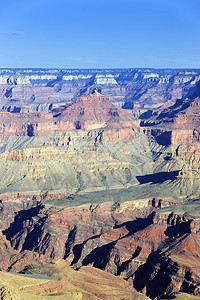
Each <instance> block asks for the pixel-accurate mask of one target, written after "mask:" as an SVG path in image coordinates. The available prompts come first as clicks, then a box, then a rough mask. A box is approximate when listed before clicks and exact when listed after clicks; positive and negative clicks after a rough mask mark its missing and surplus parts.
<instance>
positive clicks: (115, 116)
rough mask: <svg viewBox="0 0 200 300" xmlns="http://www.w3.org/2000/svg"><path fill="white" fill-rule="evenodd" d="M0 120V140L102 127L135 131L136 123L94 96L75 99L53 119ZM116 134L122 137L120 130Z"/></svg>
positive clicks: (7, 117)
mask: <svg viewBox="0 0 200 300" xmlns="http://www.w3.org/2000/svg"><path fill="white" fill-rule="evenodd" d="M0 120H1V121H0V122H1V124H0V138H4V137H6V136H9V135H15V136H16V135H17V136H26V135H27V136H39V135H44V134H46V133H48V132H57V131H65V130H77V129H84V130H90V129H95V128H102V127H108V128H110V129H112V128H114V129H116V128H117V129H118V128H123V127H125V128H126V127H138V122H137V121H136V120H134V119H133V118H132V116H131V115H129V114H128V113H127V112H126V111H123V110H122V109H120V108H117V107H116V106H114V105H113V104H112V103H111V102H110V100H109V99H108V98H107V97H104V96H102V95H100V94H98V93H97V92H94V93H93V94H92V95H89V96H83V97H79V98H77V99H76V100H75V102H74V103H73V104H72V105H71V106H69V107H68V108H67V109H66V110H64V111H61V112H60V113H57V115H54V116H53V115H52V114H43V113H32V114H31V113H15V114H11V113H7V112H2V113H0ZM130 133H131V130H130ZM119 134H121V135H122V136H123V129H121V133H119Z"/></svg>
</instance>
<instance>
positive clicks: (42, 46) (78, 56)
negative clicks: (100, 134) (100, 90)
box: [0, 0, 200, 68]
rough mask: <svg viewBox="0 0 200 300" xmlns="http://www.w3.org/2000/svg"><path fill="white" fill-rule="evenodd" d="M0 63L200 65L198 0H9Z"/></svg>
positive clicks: (0, 30) (0, 14)
mask: <svg viewBox="0 0 200 300" xmlns="http://www.w3.org/2000/svg"><path fill="white" fill-rule="evenodd" d="M2 2H3V3H1V11H0V67H5V68H6V67H8V68H9V67H10V68H12V67H13V68H19V67H21V68H28V67H30V68H33V67H34V68H36V67H41V68H136V67H144V68H145V67H151V68H200V17H199V13H200V0H115V1H114V0H18V1H16V0H15V1H14V0H9V1H2Z"/></svg>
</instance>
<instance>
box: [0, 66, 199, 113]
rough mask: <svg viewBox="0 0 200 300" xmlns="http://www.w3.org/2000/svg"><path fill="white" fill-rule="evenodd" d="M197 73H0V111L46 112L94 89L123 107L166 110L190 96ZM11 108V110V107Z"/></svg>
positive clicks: (194, 71)
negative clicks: (162, 108) (177, 100)
mask: <svg viewBox="0 0 200 300" xmlns="http://www.w3.org/2000/svg"><path fill="white" fill-rule="evenodd" d="M198 80H200V72H199V70H156V69H116V70H62V71H60V70H42V69H41V70H34V69H33V70H22V69H20V70H12V69H8V70H4V69H2V70H0V108H1V109H2V111H14V112H18V111H20V112H36V111H41V112H45V113H47V112H49V111H51V109H52V107H53V106H54V105H56V104H57V103H60V105H62V103H65V104H66V103H68V102H72V101H73V100H74V99H75V98H76V97H77V96H83V95H88V94H91V92H92V91H93V90H94V89H95V88H97V90H98V91H99V92H101V93H102V94H104V95H106V96H108V97H109V98H110V99H111V101H112V102H113V103H115V104H116V105H118V106H120V107H121V106H123V105H124V108H130V109H132V108H134V109H136V110H143V109H144V110H146V109H148V108H157V107H161V106H165V107H168V106H170V105H172V104H173V103H174V102H175V101H176V99H181V98H184V97H185V96H186V95H187V94H191V92H192V90H193V88H194V87H195V85H196V83H197V82H198ZM13 107H14V108H13Z"/></svg>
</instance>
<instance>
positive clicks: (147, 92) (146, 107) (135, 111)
mask: <svg viewBox="0 0 200 300" xmlns="http://www.w3.org/2000/svg"><path fill="white" fill-rule="evenodd" d="M199 80H200V71H199V70H153V69H151V70H150V69H130V70H68V71H66V70H11V69H8V70H5V69H4V70H3V69H2V70H1V76H0V89H1V99H0V105H1V112H0V178H1V180H0V216H1V217H0V240H1V242H0V262H1V264H0V270H1V271H0V295H1V298H2V299H18V298H20V297H21V298H20V299H26V297H29V298H30V299H32V298H33V299H40V298H35V297H40V296H41V299H43V297H47V299H48V298H50V297H51V298H52V297H54V298H55V299H169V297H171V299H198V298H199V297H200V287H199V286H200V264H199V261H200V260H199V256H200V251H199V249H200V235H199V233H200V205H199V194H200V193H199V192H200V177H199V168H200V144H199V141H200V138H199V132H200V130H199V126H200V124H199V122H200V109H199V99H200V85H199ZM9 91H10V92H9ZM33 95H34V96H33ZM31 97H32V98H31ZM170 105H171V106H170ZM122 107H123V108H122ZM29 286H33V287H34V286H35V287H37V288H30V287H29ZM105 286H106V288H105ZM91 287H92V288H91ZM27 295H28V296H27ZM6 297H7V298H6ZM9 297H10V298H9ZM31 297H32V298H31Z"/></svg>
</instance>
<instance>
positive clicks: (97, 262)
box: [0, 198, 200, 299]
mask: <svg viewBox="0 0 200 300" xmlns="http://www.w3.org/2000/svg"><path fill="white" fill-rule="evenodd" d="M34 201H36V200H33V206H32V207H28V206H27V207H26V208H24V209H21V210H20V208H19V211H18V212H17V213H16V214H15V217H13V218H12V221H11V222H10V224H9V223H8V225H5V224H4V223H2V224H1V230H3V235H2V237H3V240H4V243H5V241H6V243H7V244H9V242H10V245H11V246H9V247H10V249H13V250H12V261H11V260H10V259H9V255H11V253H10V254H9V252H7V254H6V257H5V256H4V257H2V254H1V257H0V259H1V260H3V259H4V264H3V270H11V271H13V272H16V271H20V270H21V271H22V272H26V270H27V271H28V270H30V272H34V271H31V268H30V267H29V268H28V267H27V261H26V259H25V257H26V256H25V253H27V254H28V253H34V257H31V256H29V261H28V264H33V263H35V262H36V260H35V259H36V258H37V257H40V259H42V258H43V261H45V260H46V262H47V261H51V260H57V259H60V258H63V259H65V260H66V262H68V264H70V265H71V266H72V267H73V268H75V269H77V268H80V267H81V266H93V267H96V268H98V269H101V270H106V271H108V272H109V273H112V274H114V275H117V276H120V277H121V278H124V279H126V280H127V281H128V282H129V285H130V286H133V287H134V288H135V289H136V290H137V291H140V292H143V293H146V295H147V296H148V297H150V298H151V299H155V298H156V297H157V298H161V297H168V296H170V295H172V294H173V293H174V292H178V291H180V292H186V293H192V294H194V295H198V296H199V295H200V290H199V287H198V283H199V278H200V277H199V276H200V265H199V252H198V247H199V243H200V238H199V220H195V219H194V218H192V217H191V216H190V217H184V216H181V215H176V214H173V213H161V214H160V212H161V211H162V209H167V208H168V205H172V204H173V201H174V200H173V199H170V198H168V199H149V200H146V201H144V200H143V201H133V202H131V201H129V202H124V203H121V204H120V203H110V204H108V203H105V204H99V205H94V204H85V205H82V206H80V207H71V208H70V207H68V208H67V207H65V208H64V207H62V209H61V207H60V208H59V207H56V205H55V204H54V206H52V207H48V206H47V207H45V206H44V205H41V204H40V203H37V204H36V202H35V204H34ZM13 204H14V202H13ZM165 205H166V208H165ZM3 208H4V209H3V210H2V212H1V217H4V216H5V214H6V212H8V211H9V210H10V208H9V205H8V204H7V203H5V204H3ZM13 253H15V254H14V255H13ZM22 255H23V256H24V260H21V259H20V257H21V256H22ZM38 255H39V256H38ZM25 266H26V268H25ZM24 268H25V271H23V269H24ZM158 282H159V285H158Z"/></svg>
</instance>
